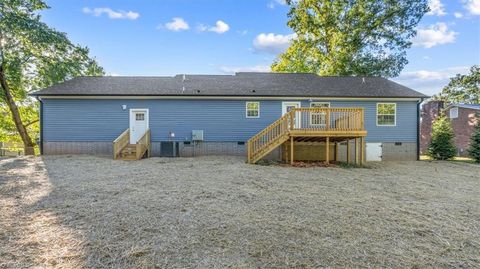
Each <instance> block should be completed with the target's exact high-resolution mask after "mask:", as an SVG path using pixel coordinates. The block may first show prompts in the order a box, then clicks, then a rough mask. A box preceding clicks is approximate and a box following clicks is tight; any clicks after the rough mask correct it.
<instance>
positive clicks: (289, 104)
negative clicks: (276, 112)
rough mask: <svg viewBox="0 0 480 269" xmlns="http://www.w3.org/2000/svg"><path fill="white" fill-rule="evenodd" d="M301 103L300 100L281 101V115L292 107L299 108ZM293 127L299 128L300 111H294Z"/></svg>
mask: <svg viewBox="0 0 480 269" xmlns="http://www.w3.org/2000/svg"><path fill="white" fill-rule="evenodd" d="M300 107H301V104H300V102H282V115H285V114H286V113H288V112H290V111H291V110H292V109H294V108H300ZM295 114H296V115H295V128H300V123H301V119H300V117H301V115H302V113H300V112H297V113H295Z"/></svg>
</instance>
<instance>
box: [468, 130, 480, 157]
mask: <svg viewBox="0 0 480 269" xmlns="http://www.w3.org/2000/svg"><path fill="white" fill-rule="evenodd" d="M468 153H469V154H470V157H472V159H473V160H474V161H475V162H477V163H480V122H479V123H477V125H476V126H475V131H474V132H473V134H472V137H471V138H470V149H469V150H468Z"/></svg>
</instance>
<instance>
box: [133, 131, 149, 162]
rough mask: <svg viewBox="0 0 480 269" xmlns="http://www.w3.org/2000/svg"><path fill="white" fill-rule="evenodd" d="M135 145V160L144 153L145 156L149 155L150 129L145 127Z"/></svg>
mask: <svg viewBox="0 0 480 269" xmlns="http://www.w3.org/2000/svg"><path fill="white" fill-rule="evenodd" d="M136 147H137V148H136V151H135V153H136V157H137V160H140V159H141V158H142V157H143V156H144V155H145V153H147V154H148V156H147V157H150V129H147V131H146V132H145V133H144V134H143V136H142V137H141V138H140V139H139V140H138V141H137V144H136Z"/></svg>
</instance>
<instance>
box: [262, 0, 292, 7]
mask: <svg viewBox="0 0 480 269" xmlns="http://www.w3.org/2000/svg"><path fill="white" fill-rule="evenodd" d="M286 4H287V1H285V0H273V1H270V3H268V4H267V7H268V8H270V9H274V8H275V7H276V6H285V5H286Z"/></svg>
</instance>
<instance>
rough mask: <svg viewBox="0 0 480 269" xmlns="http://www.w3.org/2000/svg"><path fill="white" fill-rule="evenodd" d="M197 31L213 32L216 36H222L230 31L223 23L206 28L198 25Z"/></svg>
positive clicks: (219, 22) (218, 22)
mask: <svg viewBox="0 0 480 269" xmlns="http://www.w3.org/2000/svg"><path fill="white" fill-rule="evenodd" d="M197 30H198V31H200V32H205V31H209V32H215V33H217V34H223V33H226V32H228V30H230V26H229V25H228V24H227V23H225V22H224V21H220V20H219V21H217V23H216V24H215V26H211V27H210V26H206V25H204V24H198V25H197Z"/></svg>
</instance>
